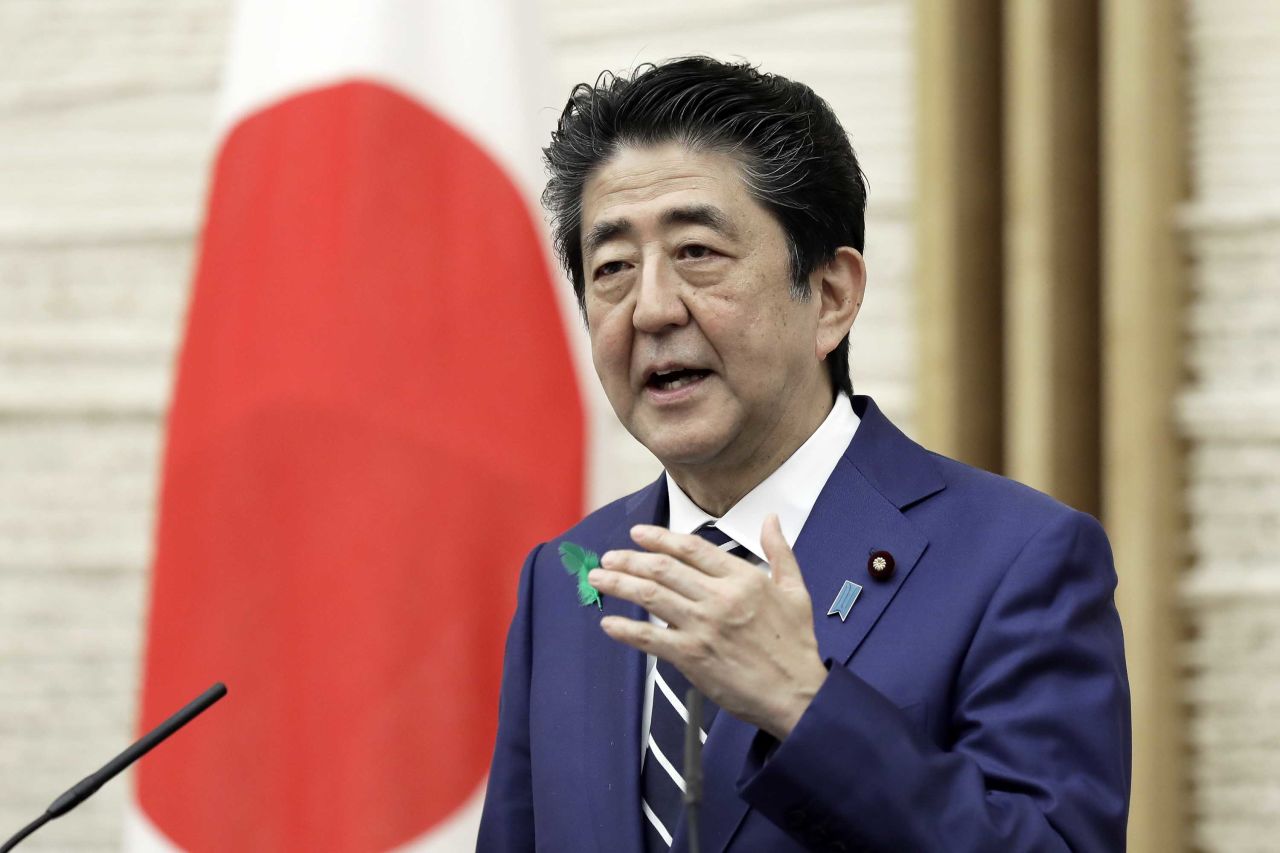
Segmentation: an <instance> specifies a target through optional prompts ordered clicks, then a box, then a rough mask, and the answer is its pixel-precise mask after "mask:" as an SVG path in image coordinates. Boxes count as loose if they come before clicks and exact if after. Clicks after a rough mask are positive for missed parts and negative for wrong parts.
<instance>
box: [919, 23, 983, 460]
mask: <svg viewBox="0 0 1280 853" xmlns="http://www.w3.org/2000/svg"><path fill="white" fill-rule="evenodd" d="M916 9H917V14H916V21H917V24H916V26H917V33H918V41H917V44H918V53H919V56H918V60H917V61H918V62H919V65H918V68H919V79H918V81H917V85H918V93H919V94H918V102H919V116H920V118H919V131H918V135H917V138H918V140H919V142H918V143H917V148H916V151H917V157H918V161H917V168H918V187H919V192H918V206H917V211H918V223H919V232H918V240H919V267H918V270H917V288H918V291H917V292H918V294H919V318H920V331H919V335H920V346H919V352H920V366H919V388H920V396H919V399H920V405H919V416H918V423H919V433H920V438H921V440H922V441H923V443H924V444H926V445H927V446H929V447H931V448H933V449H935V450H937V451H939V452H941V453H944V454H946V455H948V456H953V457H956V458H959V459H963V460H964V461H966V462H969V463H971V464H974V465H978V466H980V467H983V468H988V469H991V470H999V469H1000V466H1001V420H1002V415H1001V410H1002V396H1003V395H1002V391H1001V388H1002V384H1003V383H1002V378H1001V374H1002V366H1001V361H1002V356H1001V346H1000V335H1001V313H1002V309H1001V298H1000V285H1001V278H1002V274H1001V263H1002V261H1001V254H1002V253H1001V248H1000V243H1001V240H1000V233H1001V180H1000V162H1001V150H1000V149H1001V130H1000V4H999V2H998V0H917V6H916Z"/></svg>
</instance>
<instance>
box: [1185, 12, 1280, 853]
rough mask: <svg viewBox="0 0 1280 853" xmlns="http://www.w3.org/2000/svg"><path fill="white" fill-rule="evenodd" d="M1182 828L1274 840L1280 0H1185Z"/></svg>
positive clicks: (1278, 818) (1278, 837)
mask: <svg viewBox="0 0 1280 853" xmlns="http://www.w3.org/2000/svg"><path fill="white" fill-rule="evenodd" d="M1185 47H1186V52H1187V57H1188V60H1189V64H1188V70H1189V73H1188V76H1187V103H1188V148H1189V169H1190V178H1191V199H1190V202H1189V203H1188V204H1187V205H1186V206H1185V207H1184V208H1183V209H1182V211H1181V212H1180V216H1179V218H1178V220H1177V223H1178V224H1179V225H1180V226H1181V234H1182V238H1183V244H1184V246H1185V247H1186V252H1187V259H1188V261H1189V263H1190V270H1191V276H1190V293H1189V294H1188V305H1187V313H1186V317H1185V320H1184V329H1185V335H1186V348H1185V352H1184V360H1183V366H1184V369H1185V372H1186V376H1187V380H1188V381H1187V385H1186V387H1185V390H1184V392H1183V393H1182V394H1181V396H1180V399H1179V401H1178V404H1179V405H1178V410H1177V414H1178V424H1179V427H1180V431H1181V433H1182V436H1183V438H1184V440H1185V442H1186V445H1187V449H1188V465H1187V493H1186V497H1187V500H1186V518H1187V522H1188V526H1189V537H1188V538H1189V543H1188V544H1189V552H1190V553H1189V557H1190V560H1191V569H1190V572H1189V573H1188V574H1187V576H1186V579H1185V581H1184V582H1183V583H1182V584H1181V586H1180V590H1179V592H1180V598H1181V602H1182V606H1183V610H1184V612H1185V614H1186V619H1187V622H1188V624H1189V626H1190V631H1191V633H1190V637H1189V638H1188V641H1187V643H1186V645H1185V647H1184V648H1183V649H1181V651H1182V652H1183V654H1184V660H1183V666H1184V671H1185V673H1186V683H1185V690H1186V693H1185V695H1186V702H1187V708H1188V711H1189V715H1190V727H1189V732H1188V736H1189V740H1190V744H1191V749H1192V762H1191V779H1190V781H1191V784H1192V799H1191V807H1190V811H1191V816H1192V819H1193V833H1192V835H1193V838H1192V840H1193V841H1194V843H1195V844H1196V846H1197V847H1198V848H1199V849H1203V850H1212V851H1231V853H1236V851H1263V850H1276V849H1280V8H1278V7H1277V6H1276V5H1275V4H1274V3H1265V2H1251V0H1191V1H1190V2H1188V3H1187V26H1186V31H1185Z"/></svg>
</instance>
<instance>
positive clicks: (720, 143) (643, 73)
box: [542, 56, 867, 395]
mask: <svg viewBox="0 0 1280 853" xmlns="http://www.w3.org/2000/svg"><path fill="white" fill-rule="evenodd" d="M667 142H679V143H681V144H684V145H686V146H688V147H689V148H690V149H692V150H695V151H716V152H720V153H724V154H728V155H730V156H732V157H734V158H735V159H737V160H738V162H739V163H740V165H741V171H742V178H743V181H744V183H745V184H746V189H747V192H748V193H749V194H750V195H751V196H752V198H754V199H755V200H756V201H758V202H760V204H761V205H762V206H764V208H765V209H766V210H767V211H769V213H770V214H771V215H772V216H773V217H774V218H775V219H776V220H777V221H778V223H779V224H780V225H781V226H782V230H783V231H784V232H785V234H786V238H787V244H788V247H789V251H790V255H791V278H792V281H791V295H792V297H793V298H795V299H799V300H805V299H809V298H810V296H811V294H810V292H809V274H810V273H811V272H813V271H814V270H815V269H817V268H818V267H819V266H821V265H822V264H825V263H826V262H828V261H830V260H831V259H832V258H833V257H834V256H835V251H836V249H837V248H839V247H840V246H852V247H853V248H855V249H857V250H858V251H859V252H861V251H862V250H863V243H864V240H865V236H866V225H865V214H866V207H867V182H866V177H865V176H864V175H863V173H862V169H861V168H860V167H859V166H858V159H857V156H856V155H855V154H854V152H853V147H852V146H851V145H850V144H849V137H848V135H847V134H846V133H845V131H844V128H843V127H842V126H841V125H840V121H839V120H838V119H837V118H836V116H835V113H834V112H832V110H831V107H830V106H829V105H828V104H827V102H826V101H824V100H823V99H822V98H820V97H818V95H817V94H816V93H815V92H814V91H813V90H812V89H810V88H809V87H808V86H806V85H804V84H803V83H797V82H795V81H793V80H788V79H787V78H785V77H780V76H778V75H776V74H764V73H761V72H760V71H759V70H757V69H756V68H754V67H752V66H751V65H749V64H747V63H725V62H720V61H718V60H715V59H711V58H709V57H705V56H690V57H683V58H681V59H676V60H672V61H670V62H666V63H663V64H662V65H654V64H646V65H641V66H640V67H639V68H637V69H636V70H635V71H634V72H633V73H632V75H631V76H630V77H624V76H618V75H614V74H610V73H609V72H605V73H604V74H601V75H600V77H599V78H597V80H596V82H595V84H594V85H592V84H588V83H579V84H578V85H577V86H575V87H574V88H573V91H572V92H570V93H569V102H568V103H567V104H566V105H565V108H564V112H563V113H561V115H560V121H559V122H558V124H557V127H556V130H555V131H554V132H553V133H552V134H551V144H550V145H548V146H547V147H546V148H545V149H544V150H543V155H544V159H545V161H546V164H547V169H548V172H549V173H550V178H549V179H548V181H547V187H546V189H545V190H544V191H543V193H542V203H543V206H544V207H546V209H547V211H548V213H549V214H550V217H551V229H552V240H553V243H554V245H555V250H556V254H557V255H558V256H559V258H560V262H561V264H562V265H563V266H564V269H565V271H566V272H567V273H568V274H569V277H570V278H571V279H572V280H573V289H574V293H575V294H577V297H578V307H579V309H581V310H582V311H583V316H584V318H585V316H586V312H585V301H586V297H585V288H586V279H585V276H584V273H583V268H582V263H583V259H582V243H581V239H582V233H581V232H582V191H583V187H584V186H585V185H586V182H587V180H588V179H589V178H590V177H591V175H592V173H593V172H594V171H595V170H596V169H597V168H599V167H600V166H601V165H602V164H603V163H605V162H606V161H607V160H608V159H609V158H610V157H612V156H613V155H614V154H615V153H616V152H617V151H618V150H619V149H620V148H622V147H624V146H641V147H645V146H654V145H661V144H663V143H667ZM827 369H828V371H829V372H830V375H831V381H832V384H833V386H834V387H835V389H836V390H837V391H844V392H845V393H847V394H850V395H852V393H853V383H852V380H851V379H850V377H849V337H848V335H846V336H845V337H844V339H843V340H842V341H840V343H839V345H838V346H837V347H836V348H835V350H833V351H832V352H831V354H830V355H829V356H827Z"/></svg>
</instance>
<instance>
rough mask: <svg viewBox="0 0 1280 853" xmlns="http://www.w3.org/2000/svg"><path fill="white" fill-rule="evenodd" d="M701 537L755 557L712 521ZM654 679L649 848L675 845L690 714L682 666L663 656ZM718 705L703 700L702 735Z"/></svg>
mask: <svg viewBox="0 0 1280 853" xmlns="http://www.w3.org/2000/svg"><path fill="white" fill-rule="evenodd" d="M696 532H697V534H698V535H699V536H701V537H702V538H703V539H706V540H707V541H708V542H710V543H712V544H713V545H716V546H717V547H719V548H720V549H721V550H723V551H727V552H729V553H730V554H732V555H733V556H735V557H742V558H743V559H747V560H754V558H753V557H752V555H751V552H750V551H748V550H747V549H746V548H744V547H742V546H741V545H739V544H738V543H737V542H734V541H733V540H732V539H730V538H729V537H728V536H727V535H725V533H724V532H723V531H721V530H719V529H718V528H716V527H713V526H712V525H711V524H709V523H708V524H705V525H703V526H702V527H700V528H698V530H697V531H696ZM655 670H656V671H655V674H654V679H653V708H652V711H651V713H650V718H649V737H648V739H647V740H646V741H645V749H644V756H643V757H642V759H641V761H642V767H641V771H640V780H641V791H642V799H641V802H640V807H641V809H642V810H643V811H644V817H645V836H646V838H647V841H648V849H649V853H661V851H666V850H669V849H670V848H671V836H672V835H674V834H675V828H676V821H677V820H678V819H679V817H680V811H681V809H682V808H683V806H684V737H685V724H686V722H687V720H688V719H689V713H688V711H687V710H686V709H685V696H686V695H687V694H688V690H689V680H688V679H686V678H685V677H684V676H683V675H681V674H680V670H678V669H676V668H675V667H674V666H672V665H671V664H669V663H667V662H666V661H664V660H661V659H659V660H658V661H657V665H656V667H655ZM719 710H720V709H719V708H717V707H716V705H715V703H713V702H711V701H710V700H708V699H703V701H702V725H703V729H702V730H701V731H700V732H699V734H700V735H701V737H702V740H703V741H704V742H705V741H706V739H707V734H706V733H707V731H709V730H710V729H711V722H712V720H714V719H715V716H716V713H717V712H718V711H719Z"/></svg>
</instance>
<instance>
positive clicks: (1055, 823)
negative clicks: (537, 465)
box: [478, 397, 1130, 853]
mask: <svg viewBox="0 0 1280 853" xmlns="http://www.w3.org/2000/svg"><path fill="white" fill-rule="evenodd" d="M854 405H855V408H856V409H857V410H858V411H859V414H860V416H861V418H862V422H861V424H860V425H859V427H858V431H857V433H856V434H855V436H854V439H853V441H852V442H851V443H850V445H849V448H848V450H847V451H846V452H845V454H844V457H843V459H842V460H841V461H840V462H839V463H838V464H837V466H836V468H835V471H834V472H833V473H832V475H831V477H830V479H829V480H828V481H827V483H826V486H825V487H824V489H823V491H822V494H821V495H820V496H819V498H818V501H817V503H816V504H815V505H814V507H813V511H812V513H811V514H810V516H809V520H808V522H807V523H806V524H805V526H804V529H803V531H802V532H801V533H800V536H799V539H798V540H797V541H796V543H795V553H796V557H797V559H798V560H799V563H800V566H801V570H802V571H803V573H804V578H805V582H806V585H807V586H808V588H809V591H810V593H811V595H812V596H813V607H814V627H815V629H816V631H817V638H818V645H819V650H820V653H821V654H822V656H823V657H824V659H825V660H826V661H827V664H828V667H829V669H830V675H829V676H828V677H827V680H826V682H825V683H824V685H823V687H822V688H821V690H820V691H819V692H818V694H817V696H816V697H815V698H814V700H813V703H812V704H811V705H810V707H809V709H808V710H807V711H806V712H805V714H804V716H803V717H802V718H801V720H800V722H799V724H798V725H797V727H796V728H795V730H794V731H793V732H792V733H791V735H790V736H789V737H787V738H786V740H785V741H783V742H781V743H778V742H777V741H775V740H774V739H773V738H772V737H770V736H769V735H767V734H765V733H762V732H761V731H760V730H758V729H756V728H755V727H753V726H750V725H747V724H746V723H743V722H741V721H739V720H737V719H735V718H733V717H731V716H730V715H728V714H721V715H720V716H718V717H717V718H716V720H715V723H714V725H713V726H712V728H711V731H710V732H709V734H708V737H707V741H706V745H705V748H704V749H705V751H704V753H703V764H704V768H705V793H704V802H703V806H702V812H701V815H702V833H701V835H702V839H701V840H702V850H703V851H709V853H720V851H725V850H729V851H734V853H746V851H791V850H868V851H893V853H901V852H902V851H948V853H960V851H992V853H995V851H999V853H1014V851H1058V850H1061V851H1066V850H1073V851H1086V853H1095V851H1116V850H1122V849H1123V848H1124V838H1125V821H1126V815H1127V810H1128V795H1129V772H1130V771H1129V751H1130V731H1129V692H1128V684H1127V680H1126V676H1125V666H1124V650H1123V645H1122V641H1121V634H1120V621H1119V618H1118V617H1117V615H1116V610H1115V606H1114V602H1113V592H1114V589H1115V580H1116V578H1115V571H1114V569H1113V568H1112V560H1111V553H1110V548H1109V546H1108V544H1107V540H1106V536H1105V534H1104V533H1103V531H1102V529H1101V527H1100V526H1099V525H1098V523H1097V522H1096V521H1095V520H1094V519H1093V518H1091V517H1090V516H1087V515H1084V514H1082V513H1079V512H1075V511H1074V510H1071V509H1069V508H1067V507H1065V506H1063V505H1062V504H1060V503H1057V502H1056V501H1054V500H1052V499H1050V498H1048V497H1046V496H1044V495H1042V494H1040V493H1038V492H1035V491H1033V490H1032V489H1029V488H1027V487H1025V486H1021V485H1018V484H1016V483H1013V482H1011V481H1009V480H1005V479H1002V478H1000V477H996V476H994V475H992V474H988V473H985V472H983V471H979V470H976V469H974V468H970V467H967V466H965V465H962V464H960V463H957V462H954V461H951V460H949V459H946V458H944V457H941V456H938V455H936V454H932V453H930V452H928V451H926V450H924V449H923V448H921V447H920V446H919V445H917V444H915V443H914V442H912V441H911V440H910V439H908V438H907V437H906V436H904V435H903V434H902V433H901V432H899V431H898V430H897V428H895V427H894V426H893V424H891V423H890V422H889V421H888V419H887V418H885V417H884V415H883V414H881V413H880V411H879V410H878V409H877V408H876V406H875V404H874V403H872V402H871V401H870V399H868V398H866V397H859V398H855V403H854ZM641 522H644V523H658V524H665V523H666V492H665V487H664V485H663V482H662V480H661V479H660V480H659V481H658V482H656V483H654V484H652V485H651V486H649V487H648V488H645V489H642V490H641V491H639V492H636V493H635V494H633V495H630V496H629V497H626V498H623V499H621V500H619V501H617V502H615V503H612V504H610V505H608V506H606V507H604V508H602V509H600V510H599V511H597V512H594V513H592V514H591V515H590V516H588V517H587V518H586V519H584V520H583V521H582V522H581V523H580V524H578V525H577V526H576V527H574V528H573V529H571V530H569V531H567V532H566V533H565V534H564V535H563V537H561V538H560V539H556V540H553V541H551V542H549V543H546V544H545V545H542V546H539V547H538V548H536V549H535V550H534V551H533V553H532V554H530V555H529V558H528V561H527V562H526V563H525V566H524V570H523V574H522V576H521V581H520V593H519V604H518V607H517V610H516V614H515V618H514V620H513V622H512V624H511V631H510V634H509V637H508V640H507V651H506V662H505V665H504V672H503V684H502V699H501V703H500V710H499V725H498V737H497V744H496V747H495V750H494V757H493V765H492V769H491V772H490V778H489V787H488V794H487V798H486V801H485V806H484V816H483V819H482V822H481V828H480V839H479V844H478V849H479V850H481V851H484V852H485V853H489V851H527V850H539V851H557V853H559V851H592V850H598V851H624V853H639V851H641V850H642V849H643V840H642V834H641V825H640V821H641V820H642V817H641V813H640V788H639V784H640V743H641V733H640V715H641V703H642V697H643V695H644V684H643V671H644V656H643V655H642V654H641V653H640V652H637V651H633V650H631V649H629V648H627V647H625V646H622V645H620V644H618V643H616V642H614V641H612V640H610V639H609V638H608V637H606V636H605V635H604V633H603V632H602V631H601V630H600V627H599V621H600V616H601V613H600V612H599V611H598V610H597V609H596V608H595V607H581V606H579V604H578V601H577V598H576V596H575V588H574V583H573V581H572V579H571V578H570V577H569V575H567V574H566V573H565V570H564V569H563V568H562V567H561V564H560V558H559V555H558V553H557V546H558V545H559V543H560V542H561V541H566V540H567V541H571V542H574V543H577V544H579V545H582V546H584V547H586V548H589V549H591V550H594V551H597V552H604V551H606V550H609V549H611V548H628V547H633V545H632V543H631V540H630V537H629V536H628V532H627V531H628V529H629V528H630V527H631V525H633V524H637V523H641ZM873 551H888V552H890V553H891V554H892V555H893V557H894V560H895V563H896V571H895V572H894V573H893V575H892V576H891V577H890V578H889V579H887V580H885V581H876V580H873V579H872V578H871V577H870V575H869V574H868V572H867V562H868V555H869V554H870V553H871V552H873ZM846 579H849V580H853V581H855V582H857V583H860V584H862V585H863V587H864V588H863V591H862V594H861V596H860V597H859V598H858V600H857V602H856V603H855V604H854V606H853V609H852V611H851V612H850V614H849V618H848V621H847V622H842V621H841V620H840V618H839V617H838V616H827V615H826V614H827V609H828V607H829V606H830V604H831V602H832V599H834V597H835V595H836V593H837V592H838V591H839V590H840V587H841V585H842V584H843V583H844V581H845V580H846ZM604 613H606V614H608V613H618V614H623V615H627V616H631V617H633V618H645V614H644V613H643V612H642V611H641V610H640V609H639V608H637V607H634V606H632V605H630V604H628V603H627V602H624V601H621V600H617V599H610V598H606V599H605V600H604ZM686 831H687V830H686V827H685V826H684V821H683V819H682V820H681V823H680V824H679V825H678V826H677V828H676V832H675V844H674V849H676V850H686V849H687V839H686V837H685V836H686Z"/></svg>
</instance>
